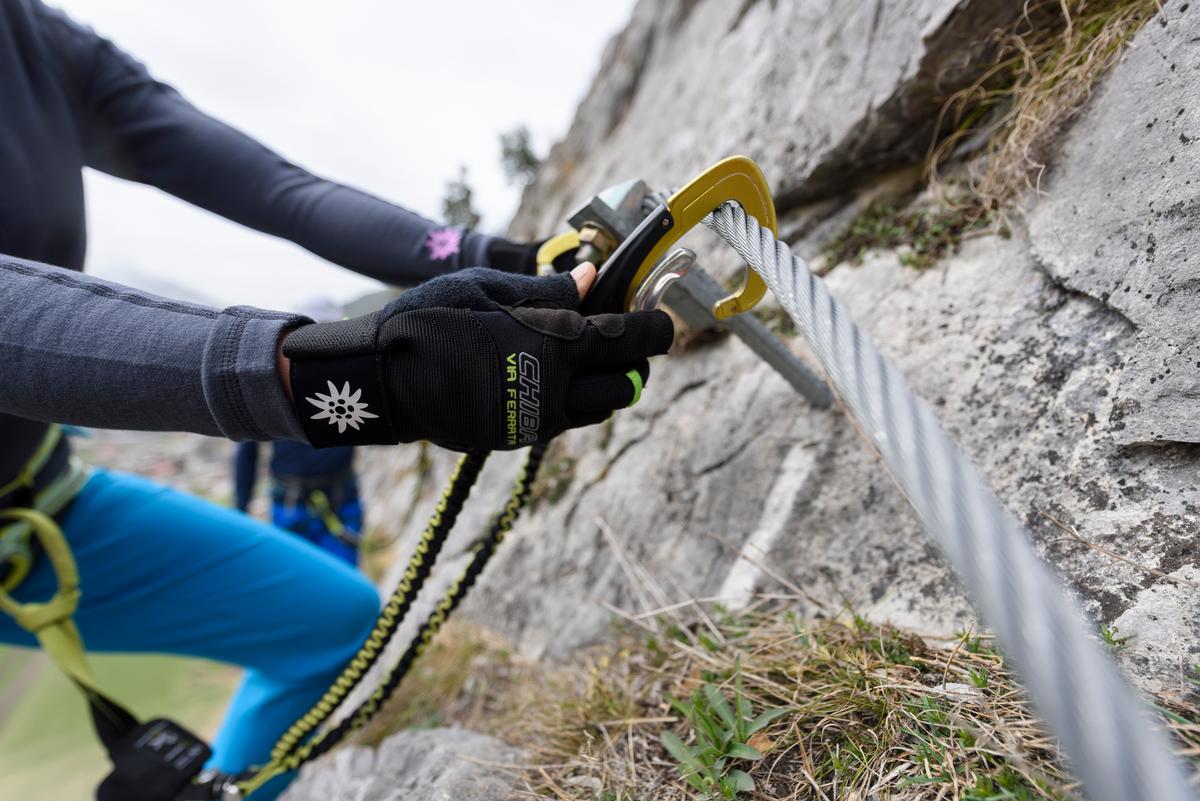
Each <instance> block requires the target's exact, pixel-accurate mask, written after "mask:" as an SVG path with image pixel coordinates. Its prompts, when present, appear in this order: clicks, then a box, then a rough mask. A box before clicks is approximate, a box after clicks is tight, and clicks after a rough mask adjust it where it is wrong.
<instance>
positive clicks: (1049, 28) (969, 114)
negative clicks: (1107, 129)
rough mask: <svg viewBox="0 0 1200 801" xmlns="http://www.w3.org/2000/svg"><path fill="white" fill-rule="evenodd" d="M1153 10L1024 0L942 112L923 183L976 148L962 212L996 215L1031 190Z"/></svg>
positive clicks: (1127, 4) (1149, 4) (1128, 3)
mask: <svg viewBox="0 0 1200 801" xmlns="http://www.w3.org/2000/svg"><path fill="white" fill-rule="evenodd" d="M1160 11H1161V7H1160V3H1159V0H1029V2H1026V4H1025V7H1024V13H1023V14H1022V16H1021V18H1020V20H1019V21H1018V23H1017V25H1016V26H1015V27H1014V28H1013V29H1011V30H1009V31H1005V32H1003V33H1001V34H999V45H1000V50H999V54H998V56H997V59H996V61H995V63H994V64H992V65H991V67H990V68H989V69H987V70H986V71H984V73H983V74H982V75H981V76H980V77H979V79H978V80H976V81H975V82H974V83H973V84H972V85H971V86H968V87H967V88H965V89H963V90H961V91H959V92H957V93H955V94H954V95H953V96H951V97H950V98H949V99H948V100H947V102H946V104H945V105H944V106H943V108H942V112H941V118H940V120H939V125H938V126H937V129H938V130H939V131H941V132H944V131H945V130H946V128H947V127H948V128H949V129H950V133H949V134H948V135H943V136H942V137H941V138H940V139H939V140H937V141H935V142H934V143H933V144H932V145H931V147H930V151H929V156H928V158H927V163H926V170H927V177H928V178H929V180H930V182H931V183H932V184H938V182H939V177H940V173H941V172H942V169H943V167H944V166H945V165H946V164H947V163H948V162H949V161H950V160H951V159H952V157H953V156H955V155H956V154H957V153H958V152H960V151H961V150H973V149H974V148H975V147H976V146H979V147H980V152H979V153H978V155H976V156H975V157H974V158H972V160H971V162H970V164H969V165H968V169H967V179H966V180H967V185H968V188H969V191H968V192H967V198H968V203H967V204H966V206H965V209H966V211H967V213H968V214H978V215H982V214H986V213H996V212H1000V211H1002V210H1003V209H1004V207H1005V206H1007V205H1008V204H1010V203H1011V202H1012V201H1013V200H1014V199H1015V198H1016V197H1017V196H1018V195H1020V194H1021V193H1022V192H1023V191H1024V190H1026V189H1030V188H1032V189H1034V190H1036V189H1037V186H1038V182H1039V181H1040V179H1041V176H1042V173H1043V172H1044V171H1045V169H1046V165H1047V163H1048V161H1049V153H1050V149H1051V145H1052V144H1053V142H1054V140H1055V139H1056V137H1057V135H1058V134H1059V133H1060V132H1061V131H1062V130H1063V128H1064V127H1065V125H1066V123H1067V122H1068V121H1069V120H1070V118H1071V117H1073V116H1074V115H1075V114H1076V113H1078V111H1079V110H1080V109H1081V108H1082V107H1083V105H1084V103H1085V102H1086V101H1087V99H1088V97H1089V96H1090V94H1091V90H1092V87H1093V86H1094V85H1095V83H1096V81H1097V79H1099V78H1100V76H1101V75H1103V74H1104V72H1105V71H1107V70H1108V69H1109V67H1111V66H1112V65H1113V64H1114V63H1115V62H1116V60H1117V58H1118V57H1119V56H1120V54H1121V53H1122V52H1123V50H1124V49H1125V46H1126V45H1127V44H1128V42H1129V40H1130V39H1131V38H1132V37H1133V35H1134V34H1135V33H1137V32H1138V30H1139V29H1141V27H1142V26H1143V25H1145V24H1146V23H1147V22H1148V21H1149V20H1150V19H1151V18H1152V17H1153V16H1154V15H1155V14H1156V13H1159V12H1160ZM954 205H959V204H957V203H955V204H954Z"/></svg>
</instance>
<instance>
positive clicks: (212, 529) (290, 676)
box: [0, 470, 379, 801]
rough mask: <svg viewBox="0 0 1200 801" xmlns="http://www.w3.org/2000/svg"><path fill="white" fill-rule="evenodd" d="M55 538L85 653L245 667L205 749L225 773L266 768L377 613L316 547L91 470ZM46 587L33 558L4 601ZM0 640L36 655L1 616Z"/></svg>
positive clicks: (269, 793)
mask: <svg viewBox="0 0 1200 801" xmlns="http://www.w3.org/2000/svg"><path fill="white" fill-rule="evenodd" d="M63 532H64V533H65V534H66V537H67V540H68V541H69V542H70V543H71V547H72V549H73V551H74V553H75V559H76V561H77V562H78V564H79V572H80V581H81V589H82V591H83V598H82V600H81V602H80V605H79V610H78V612H77V613H76V615H75V621H76V623H77V624H78V625H79V629H80V632H81V633H82V635H83V639H84V643H85V644H86V646H87V648H88V650H90V651H96V652H102V651H135V652H137V651H141V652H157V653H166V654H179V655H183V656H194V657H202V658H204V659H212V660H217V661H221V662H228V663H232V664H235V665H241V666H243V667H245V669H246V673H245V676H244V678H243V679H242V682H241V685H240V686H239V688H238V690H237V693H236V694H235V695H234V698H233V701H232V702H231V703H230V705H229V709H228V711H227V712H226V715H225V720H224V723H223V724H222V726H221V731H220V733H219V734H218V735H217V737H216V739H215V741H214V742H213V751H214V755H213V759H212V764H213V765H215V766H216V767H218V768H220V769H221V770H225V771H240V770H244V769H245V768H247V767H249V766H250V765H253V764H259V763H264V762H266V761H267V758H268V755H269V752H270V749H271V746H272V745H273V744H274V742H275V739H276V738H277V737H278V736H279V735H280V734H281V733H282V732H283V731H284V729H286V728H287V726H288V725H290V724H291V723H292V721H294V720H295V719H296V718H297V717H299V716H300V715H301V714H303V713H304V712H306V711H307V710H308V708H309V707H310V706H311V705H312V703H313V702H314V701H316V700H317V698H319V697H320V695H321V694H322V693H323V692H324V691H325V689H326V688H327V687H328V686H329V684H330V683H331V682H332V681H333V679H334V678H335V677H336V676H337V675H338V673H339V672H340V670H341V668H342V666H343V665H344V664H345V663H346V661H347V660H348V659H349V658H350V657H351V656H353V655H354V653H355V651H356V650H357V649H358V646H359V645H360V644H361V643H362V641H363V640H364V639H365V638H366V635H367V633H368V632H369V631H370V629H371V626H372V623H373V622H374V620H375V615H376V612H377V611H378V608H379V598H378V596H377V595H376V593H375V589H374V587H372V586H371V584H370V582H368V581H367V580H366V579H365V578H363V577H362V575H361V574H359V573H358V572H357V571H355V570H354V569H352V568H351V567H349V566H348V565H346V564H345V563H344V562H342V561H341V560H339V559H336V558H334V557H333V556H330V555H329V554H328V553H325V552H324V551H322V550H320V549H319V548H316V547H314V546H312V545H310V544H309V543H307V542H305V541H304V540H301V539H300V538H298V537H295V536H293V535H291V534H288V533H286V532H281V531H279V530H278V529H276V528H274V527H272V526H269V525H266V524H265V523H262V522H259V521H256V520H254V519H252V518H250V517H247V516H246V515H243V514H241V513H239V512H235V511H232V510H229V509H224V508H221V507H219V506H215V505H214V504H211V503H208V502H206V501H202V500H200V499H198V498H193V497H191V496H189V495H184V494H182V493H179V492H175V491H173V490H169V489H166V488H163V487H160V486H157V485H155V484H152V483H150V482H148V481H145V480H144V479H141V478H137V477H134V476H127V475H122V474H118V473H109V472H105V471H103V470H100V471H96V473H95V474H94V475H93V476H92V478H91V479H90V480H89V481H88V483H87V484H86V486H84V488H83V490H82V491H81V492H80V494H79V495H78V497H77V498H76V499H75V501H74V503H73V505H72V506H71V507H70V509H69V510H68V512H67V515H66V517H65V519H64V521H63ZM54 588H55V579H54V573H53V570H52V569H51V567H50V565H49V562H48V560H46V559H45V558H42V559H39V561H38V564H37V566H36V567H35V568H34V570H33V572H32V573H30V575H29V577H28V578H27V579H26V580H25V582H24V583H23V584H22V585H21V587H20V588H18V590H17V592H16V593H15V595H16V597H17V599H18V600H21V601H31V600H41V599H45V598H47V597H49V596H50V595H51V594H52V593H53V591H54ZM0 642H6V643H11V644H16V645H28V646H34V647H36V642H35V641H34V639H33V637H31V636H30V635H29V634H27V633H26V632H25V631H23V630H22V629H20V628H19V627H18V626H17V625H16V624H15V623H14V622H13V621H12V620H11V619H9V618H8V617H7V616H4V615H0ZM118 700H121V699H118ZM156 714H161V715H162V716H165V717H170V710H169V709H164V710H161V711H159V712H157V713H156ZM284 778H285V779H286V777H284ZM285 784H286V780H285V781H275V782H272V783H270V784H268V785H267V786H266V787H264V788H263V789H262V790H260V791H259V792H257V793H255V794H254V796H253V798H252V801H270V799H273V798H275V796H276V795H278V793H279V792H280V791H282V789H283V787H284V786H285Z"/></svg>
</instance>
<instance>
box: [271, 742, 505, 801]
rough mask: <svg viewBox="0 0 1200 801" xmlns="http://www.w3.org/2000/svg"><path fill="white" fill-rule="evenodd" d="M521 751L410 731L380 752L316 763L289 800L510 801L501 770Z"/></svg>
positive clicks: (348, 751)
mask: <svg viewBox="0 0 1200 801" xmlns="http://www.w3.org/2000/svg"><path fill="white" fill-rule="evenodd" d="M518 756H519V752H518V751H517V750H516V749H514V748H510V747H509V746H507V745H505V744H504V743H502V742H500V741H499V740H497V739H495V738H494V737H487V736H485V735H482V734H476V733H474V732H469V731H463V730H462V729H425V730H414V731H404V732H401V733H399V734H397V735H394V736H392V737H390V738H388V739H387V740H385V741H384V742H383V744H382V745H380V746H379V748H378V749H377V750H376V749H370V748H362V747H358V746H352V747H349V748H342V749H339V750H338V751H337V752H336V753H335V754H333V755H332V756H331V757H330V758H329V759H327V760H323V761H321V762H319V763H316V764H313V765H310V766H308V767H306V768H305V769H304V770H303V771H301V774H300V778H298V779H297V780H296V781H295V782H294V783H293V784H292V786H291V787H289V788H288V790H287V792H286V793H285V794H284V796H283V799H284V801H505V799H508V798H512V797H513V796H514V793H513V787H514V784H515V781H514V780H513V778H512V776H509V775H506V774H505V773H504V772H503V771H502V770H501V768H502V767H503V766H504V765H505V764H509V763H512V762H515V761H516V760H517V757H518Z"/></svg>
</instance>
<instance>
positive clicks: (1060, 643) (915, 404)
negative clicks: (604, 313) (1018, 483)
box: [704, 202, 1196, 801]
mask: <svg viewBox="0 0 1200 801" xmlns="http://www.w3.org/2000/svg"><path fill="white" fill-rule="evenodd" d="M704 223H705V225H706V226H708V227H709V228H711V229H712V230H713V231H715V232H716V233H717V234H718V235H719V236H720V237H721V238H722V239H724V240H725V241H726V242H728V243H729V244H730V245H731V246H732V247H733V249H734V250H736V251H737V252H738V254H739V255H741V257H742V258H744V259H745V260H746V261H747V262H748V263H749V264H750V266H751V267H752V268H753V269H754V270H755V271H756V272H757V273H758V274H759V275H761V276H762V277H763V279H764V280H765V281H766V283H767V285H768V286H769V287H770V289H771V291H772V292H774V293H775V296H776V297H777V298H778V299H779V302H780V304H781V305H782V306H783V308H784V309H785V310H786V311H787V312H788V314H789V315H790V316H791V318H792V320H793V321H794V322H795V324H796V326H797V329H798V330H799V332H800V333H801V334H802V335H803V336H804V338H805V339H806V340H807V341H808V344H809V346H810V347H811V348H812V351H813V354H814V355H815V356H816V358H817V360H818V361H819V362H820V363H821V365H822V366H823V367H824V369H825V371H826V373H827V375H828V378H829V383H830V385H831V386H832V388H833V389H834V391H835V394H836V395H838V396H839V397H840V398H841V400H842V401H843V403H844V405H845V408H846V410H847V412H848V413H849V414H850V415H851V416H852V417H853V419H854V420H855V422H856V423H857V424H858V426H859V427H860V429H861V431H862V432H863V433H864V435H865V436H866V437H867V438H868V439H869V440H870V442H871V444H872V445H874V446H875V448H877V449H878V452H879V454H880V455H881V457H882V458H883V461H884V462H885V463H886V465H887V467H888V469H889V471H890V472H891V474H892V476H893V477H894V478H895V480H896V481H897V483H898V484H899V485H900V487H901V488H902V490H903V491H904V492H905V493H906V494H907V496H908V498H909V500H910V502H911V503H912V505H913V506H914V507H915V508H916V510H917V513H918V514H919V515H920V516H921V519H922V520H923V521H924V524H925V527H926V528H927V529H928V530H929V532H930V533H931V534H932V535H933V536H934V538H935V539H936V540H937V541H938V543H939V544H940V545H941V547H942V549H943V550H944V551H945V553H946V555H947V556H948V557H949V558H950V561H951V563H952V564H953V565H954V567H955V568H956V570H957V571H958V573H959V576H960V577H961V578H962V579H963V582H964V584H965V585H966V587H967V589H968V591H969V592H970V593H971V595H972V596H973V598H974V600H975V603H976V605H977V606H978V608H979V610H980V612H981V614H982V617H983V619H984V620H985V621H986V622H987V623H988V624H989V625H990V626H991V627H992V629H993V630H994V631H995V633H996V636H997V638H998V639H999V641H1000V643H1001V645H1003V647H1004V649H1005V651H1006V653H1007V654H1008V655H1009V656H1011V658H1012V659H1013V661H1014V663H1015V664H1016V666H1017V668H1018V670H1019V671H1020V673H1021V675H1022V677H1023V684H1024V686H1025V687H1026V689H1028V690H1029V693H1030V695H1031V696H1032V698H1033V701H1034V703H1035V705H1036V706H1037V708H1038V710H1039V712H1040V713H1041V715H1042V717H1043V718H1044V719H1045V720H1046V722H1047V723H1048V724H1049V725H1050V727H1051V728H1052V729H1053V730H1054V732H1055V733H1056V734H1057V735H1058V737H1059V739H1060V741H1061V743H1062V746H1063V749H1064V750H1065V752H1066V754H1067V755H1068V756H1069V757H1070V760H1071V764H1072V766H1073V768H1074V770H1075V772H1076V773H1077V774H1078V775H1079V776H1080V778H1081V779H1082V780H1083V782H1084V786H1085V787H1086V788H1087V792H1088V797H1089V798H1092V799H1094V801H1140V800H1141V799H1145V801H1176V800H1178V801H1187V800H1188V799H1195V798H1196V795H1195V793H1194V792H1193V791H1192V790H1191V789H1189V787H1188V783H1187V780H1186V778H1185V774H1184V771H1183V768H1182V766H1181V765H1180V763H1179V762H1178V761H1177V760H1176V759H1175V758H1174V757H1173V756H1172V755H1171V751H1170V747H1169V743H1168V741H1167V739H1166V737H1165V736H1163V734H1162V733H1161V732H1160V731H1158V730H1156V729H1155V727H1154V726H1153V725H1152V724H1151V722H1150V720H1149V717H1148V713H1147V711H1146V710H1145V709H1144V708H1143V707H1142V705H1141V704H1140V702H1139V701H1138V700H1137V698H1136V697H1135V695H1134V693H1133V692H1132V690H1131V688H1130V687H1129V686H1128V685H1127V684H1126V682H1125V681H1124V679H1123V678H1122V677H1121V676H1120V674H1119V673H1118V671H1117V669H1116V667H1115V666H1114V665H1113V663H1112V662H1111V661H1110V660H1109V659H1108V658H1107V657H1106V656H1105V654H1104V652H1103V651H1102V650H1101V649H1100V647H1099V645H1098V644H1097V643H1096V642H1094V641H1093V640H1092V639H1091V638H1090V637H1089V636H1088V632H1087V629H1086V628H1085V627H1084V624H1083V619H1082V614H1081V612H1080V611H1079V610H1078V609H1077V608H1076V607H1075V605H1074V604H1073V603H1072V602H1071V601H1070V600H1069V599H1068V598H1067V597H1066V595H1065V593H1064V591H1063V590H1062V588H1061V587H1060V586H1059V583H1058V581H1057V580H1056V579H1055V578H1054V576H1053V574H1052V573H1051V572H1050V570H1049V569H1048V568H1047V567H1046V565H1045V564H1043V563H1042V561H1041V559H1040V558H1039V557H1038V556H1037V554H1036V553H1035V551H1034V549H1033V545H1032V542H1031V540H1030V539H1029V535H1028V534H1027V533H1026V532H1025V530H1024V529H1023V528H1022V527H1021V526H1020V525H1019V524H1018V523H1017V521H1016V520H1015V519H1014V518H1013V517H1012V515H1011V514H1009V513H1008V512H1007V511H1006V510H1005V509H1004V508H1003V507H1002V506H1001V505H1000V502H999V501H998V500H997V499H996V497H995V495H994V494H993V493H992V492H991V490H990V489H989V488H988V487H987V485H986V484H985V483H984V481H983V480H982V478H981V477H980V475H979V474H978V473H977V472H976V470H975V468H974V467H973V466H972V465H971V463H970V462H969V461H968V460H967V458H966V457H965V456H963V454H962V453H961V452H960V451H959V450H958V448H957V447H956V446H955V445H954V443H953V442H951V440H950V439H949V438H948V437H947V436H946V434H945V433H944V432H943V431H942V429H941V426H940V425H939V424H938V421H937V418H936V417H935V416H934V414H933V412H932V411H931V410H930V408H929V406H928V405H927V404H926V403H925V402H924V401H922V400H921V399H920V398H918V397H917V396H916V394H915V393H913V391H912V390H911V389H910V388H909V386H908V384H907V382H906V381H905V380H904V377H903V376H902V375H901V374H900V372H899V370H897V369H896V368H895V367H894V366H892V364H891V363H890V362H889V361H888V360H887V359H885V358H884V357H883V356H882V355H881V354H880V353H879V351H878V350H877V349H876V348H875V345H874V343H873V342H872V341H871V339H870V337H869V336H868V335H867V334H866V333H865V332H864V331H863V330H862V329H861V328H859V327H858V325H856V324H855V323H854V321H853V320H851V318H850V315H849V313H848V311H847V309H846V307H845V306H844V305H843V304H842V303H841V302H840V301H838V300H837V299H836V298H834V297H833V295H832V294H831V293H830V292H829V289H828V287H827V286H826V284H825V282H824V281H823V280H822V279H821V278H820V277H818V276H816V275H814V274H813V273H812V272H811V271H810V270H809V269H808V265H807V264H805V262H804V261H803V260H802V259H800V258H799V257H798V256H795V255H793V254H792V252H791V249H790V248H789V247H788V245H787V244H786V243H785V242H780V241H777V240H776V239H775V238H774V236H773V235H772V234H771V232H770V231H769V230H766V229H763V228H762V227H761V226H760V225H759V224H758V222H757V221H756V220H755V219H754V218H753V217H752V216H750V215H748V214H747V213H746V212H745V211H744V210H743V209H742V208H741V206H739V205H737V204H736V203H732V202H730V203H725V204H723V205H722V206H720V207H719V208H717V209H716V210H715V211H714V212H713V213H712V214H710V215H709V216H708V217H706V218H705V220H704Z"/></svg>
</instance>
